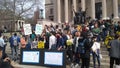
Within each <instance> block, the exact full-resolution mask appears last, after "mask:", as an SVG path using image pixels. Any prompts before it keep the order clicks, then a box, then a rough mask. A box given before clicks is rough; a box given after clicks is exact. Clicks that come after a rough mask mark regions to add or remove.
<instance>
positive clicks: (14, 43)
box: [13, 37, 18, 46]
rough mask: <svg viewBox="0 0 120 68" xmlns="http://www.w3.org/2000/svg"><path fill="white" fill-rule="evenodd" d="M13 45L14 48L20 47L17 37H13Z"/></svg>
mask: <svg viewBox="0 0 120 68" xmlns="http://www.w3.org/2000/svg"><path fill="white" fill-rule="evenodd" d="M13 45H14V46H17V45H18V42H17V37H13Z"/></svg>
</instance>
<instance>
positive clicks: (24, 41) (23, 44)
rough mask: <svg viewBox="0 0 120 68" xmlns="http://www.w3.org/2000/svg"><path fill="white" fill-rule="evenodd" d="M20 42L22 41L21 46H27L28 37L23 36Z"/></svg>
mask: <svg viewBox="0 0 120 68" xmlns="http://www.w3.org/2000/svg"><path fill="white" fill-rule="evenodd" d="M20 43H21V48H26V39H25V36H24V35H23V36H22V37H21V39H20Z"/></svg>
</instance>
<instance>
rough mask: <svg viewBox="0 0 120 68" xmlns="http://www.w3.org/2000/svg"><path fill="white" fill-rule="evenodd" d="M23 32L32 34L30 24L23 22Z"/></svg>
mask: <svg viewBox="0 0 120 68" xmlns="http://www.w3.org/2000/svg"><path fill="white" fill-rule="evenodd" d="M23 29H24V34H25V35H30V34H32V30H31V25H30V24H23Z"/></svg>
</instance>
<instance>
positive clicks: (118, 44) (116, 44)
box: [109, 34, 120, 68]
mask: <svg viewBox="0 0 120 68" xmlns="http://www.w3.org/2000/svg"><path fill="white" fill-rule="evenodd" d="M109 45H110V47H111V48H110V51H109V55H110V68H113V65H114V62H115V64H116V65H120V40H119V35H118V34H116V35H115V39H114V40H111V41H110V43H109Z"/></svg>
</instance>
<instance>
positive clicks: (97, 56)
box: [92, 52, 100, 68]
mask: <svg viewBox="0 0 120 68" xmlns="http://www.w3.org/2000/svg"><path fill="white" fill-rule="evenodd" d="M92 55H93V65H94V68H96V58H97V61H98V66H100V55H99V54H98V55H97V54H96V53H95V52H93V53H92Z"/></svg>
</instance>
